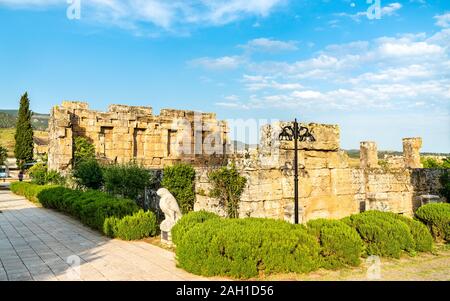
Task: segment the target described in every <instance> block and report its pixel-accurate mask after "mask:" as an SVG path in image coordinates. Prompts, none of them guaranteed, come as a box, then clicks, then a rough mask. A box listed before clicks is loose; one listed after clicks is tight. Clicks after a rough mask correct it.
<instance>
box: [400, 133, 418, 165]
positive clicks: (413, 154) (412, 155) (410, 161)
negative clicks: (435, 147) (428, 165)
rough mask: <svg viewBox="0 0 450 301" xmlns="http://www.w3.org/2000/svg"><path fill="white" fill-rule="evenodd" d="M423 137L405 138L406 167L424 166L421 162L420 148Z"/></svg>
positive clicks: (404, 154)
mask: <svg viewBox="0 0 450 301" xmlns="http://www.w3.org/2000/svg"><path fill="white" fill-rule="evenodd" d="M421 147H422V138H420V137H415V138H403V156H404V158H405V167H406V168H422V164H421V163H420V149H421Z"/></svg>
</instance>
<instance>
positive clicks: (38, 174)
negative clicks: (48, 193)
mask: <svg viewBox="0 0 450 301" xmlns="http://www.w3.org/2000/svg"><path fill="white" fill-rule="evenodd" d="M28 174H29V175H30V178H31V182H32V183H33V184H38V185H45V184H47V166H46V165H45V164H43V163H37V164H35V165H33V166H32V167H31V168H30V169H29V170H28Z"/></svg>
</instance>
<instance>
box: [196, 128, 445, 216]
mask: <svg viewBox="0 0 450 301" xmlns="http://www.w3.org/2000/svg"><path fill="white" fill-rule="evenodd" d="M284 125H286V124H285V123H282V124H273V125H268V126H265V127H263V128H262V131H261V132H262V134H261V137H262V138H261V143H260V145H259V148H258V150H256V151H252V152H250V153H248V154H246V155H243V156H240V157H237V158H234V162H235V164H236V166H237V167H238V168H239V170H240V171H241V174H242V175H244V176H245V177H246V178H247V187H246V189H245V191H244V194H243V196H242V199H241V203H240V216H241V217H246V216H252V217H271V218H279V219H285V220H290V221H293V216H294V209H293V208H294V188H293V184H294V181H293V170H292V164H293V157H294V151H293V142H286V141H279V140H278V135H279V130H280V129H281V127H282V126H284ZM306 126H308V128H310V129H311V132H312V133H313V135H314V137H315V138H316V142H301V143H300V151H299V154H298V155H299V167H300V168H301V169H300V178H299V194H300V195H299V205H300V206H299V216H300V220H301V221H302V222H307V221H308V220H311V219H315V218H336V219H337V218H342V217H345V216H348V215H350V214H354V213H358V212H361V211H365V210H371V209H376V210H383V211H392V212H396V213H400V214H405V215H408V216H411V215H412V214H413V211H414V210H415V209H416V208H418V207H419V206H421V205H422V204H423V203H426V202H427V201H429V199H430V195H431V196H434V197H433V200H434V201H439V200H440V201H444V200H443V199H439V197H437V199H438V200H436V195H437V194H438V189H439V188H440V183H439V177H440V175H441V174H442V173H443V171H442V170H428V169H416V168H415V167H417V165H415V164H417V161H413V159H412V158H414V160H415V158H420V157H419V150H420V142H418V141H420V140H419V139H418V138H414V139H405V140H404V141H405V142H404V143H405V145H407V147H405V156H404V157H405V159H404V160H403V162H404V164H403V165H402V166H399V167H398V168H392V169H391V168H386V167H383V168H381V167H380V166H379V164H378V158H377V151H376V149H377V147H376V144H375V143H374V142H363V143H361V166H360V168H350V167H349V164H348V157H347V155H346V153H345V152H343V151H341V150H340V140H339V128H338V127H337V126H333V125H320V124H309V125H306ZM413 146H414V147H413ZM411 162H414V164H413V163H411ZM419 163H420V162H419ZM207 173H208V168H199V169H198V170H197V182H196V189H197V203H196V204H195V209H196V210H200V209H205V210H209V211H214V212H217V213H219V214H222V215H223V214H224V212H223V210H222V209H221V208H220V206H219V204H218V202H217V200H215V199H212V198H210V197H208V191H209V189H210V184H209V182H208V177H207Z"/></svg>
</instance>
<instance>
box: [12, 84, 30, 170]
mask: <svg viewBox="0 0 450 301" xmlns="http://www.w3.org/2000/svg"><path fill="white" fill-rule="evenodd" d="M31 115H32V113H31V111H30V101H29V99H28V93H27V92H25V94H24V95H23V96H22V98H21V99H20V108H19V116H18V118H17V125H16V134H15V135H14V138H15V139H16V146H15V147H14V156H15V157H16V160H17V165H18V166H19V168H20V169H22V168H23V165H24V164H25V163H28V162H32V161H33V147H34V143H33V128H32V127H31Z"/></svg>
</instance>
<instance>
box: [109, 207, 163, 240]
mask: <svg viewBox="0 0 450 301" xmlns="http://www.w3.org/2000/svg"><path fill="white" fill-rule="evenodd" d="M157 230H158V223H157V221H156V215H155V214H154V213H153V212H151V211H147V212H144V210H139V211H138V212H136V213H135V214H133V215H131V216H125V217H123V218H122V219H119V218H117V217H109V218H107V219H106V220H105V223H104V228H103V232H104V233H105V234H106V235H108V236H111V237H119V238H120V239H123V240H137V239H142V238H145V237H149V236H155V235H156V233H157Z"/></svg>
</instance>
